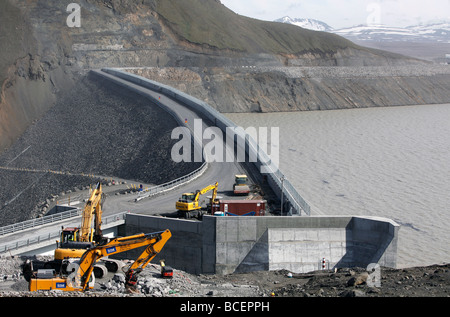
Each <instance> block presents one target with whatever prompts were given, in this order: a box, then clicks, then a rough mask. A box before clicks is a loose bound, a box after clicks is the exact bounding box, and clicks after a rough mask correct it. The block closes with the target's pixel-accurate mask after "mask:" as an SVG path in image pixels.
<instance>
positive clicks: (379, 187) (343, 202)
mask: <svg viewBox="0 0 450 317" xmlns="http://www.w3.org/2000/svg"><path fill="white" fill-rule="evenodd" d="M226 116H227V117H228V118H230V119H231V120H233V121H234V122H235V123H236V124H237V125H239V126H242V127H244V128H247V127H268V128H270V127H279V133H280V147H279V154H280V162H279V168H280V170H281V172H283V173H284V174H285V175H286V177H287V178H288V179H289V180H290V182H291V183H292V184H293V185H294V187H295V188H296V189H297V190H298V192H299V193H300V194H301V195H302V196H303V197H304V198H305V199H306V200H307V201H309V202H310V204H311V205H312V206H313V208H314V209H313V210H315V213H314V212H313V214H312V215H314V214H316V215H318V214H322V215H361V216H380V217H386V218H390V219H392V220H394V221H396V222H397V223H398V224H400V225H401V228H400V230H399V239H398V258H397V266H398V267H399V268H405V267H413V266H422V265H431V264H442V263H448V262H450V230H449V222H450V104H446V105H422V106H402V107H388V108H364V109H350V110H331V111H312V112H288V113H287V112H283V113H270V114H258V113H257V114H255V113H252V114H226ZM268 148H269V149H270V146H269V147H268Z"/></svg>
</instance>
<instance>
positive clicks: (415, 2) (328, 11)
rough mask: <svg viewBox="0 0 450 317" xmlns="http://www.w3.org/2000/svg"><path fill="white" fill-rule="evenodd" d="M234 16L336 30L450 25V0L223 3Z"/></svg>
mask: <svg viewBox="0 0 450 317" xmlns="http://www.w3.org/2000/svg"><path fill="white" fill-rule="evenodd" d="M221 2H222V4H224V5H225V6H227V7H228V8H230V9H231V10H233V11H234V12H236V13H238V14H241V15H245V16H248V17H252V18H256V19H260V20H267V21H273V20H276V19H278V18H281V17H283V16H286V15H287V16H290V17H291V18H312V19H316V20H320V21H323V22H325V23H327V24H328V25H330V26H331V27H333V28H343V27H349V26H354V25H359V24H371V23H375V24H384V25H387V26H400V27H402V26H409V25H416V24H420V23H428V22H429V21H448V22H450V0H221Z"/></svg>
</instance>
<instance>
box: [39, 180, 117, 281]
mask: <svg viewBox="0 0 450 317" xmlns="http://www.w3.org/2000/svg"><path fill="white" fill-rule="evenodd" d="M104 197H105V196H104V194H103V191H102V185H101V183H97V185H96V186H95V188H94V189H93V190H92V191H91V193H90V197H89V199H88V201H87V202H86V204H85V206H84V210H83V214H82V217H81V227H66V228H62V230H61V238H60V241H57V242H56V243H57V246H56V249H55V252H54V259H53V260H50V261H46V262H44V263H40V264H39V263H38V262H37V261H36V263H35V266H36V267H38V266H42V267H43V268H45V269H54V270H55V271H56V272H59V271H60V270H61V271H63V272H66V271H67V265H68V263H69V262H67V261H64V260H65V259H69V258H70V259H79V258H80V257H81V256H82V255H83V253H84V252H85V251H86V250H88V249H90V248H92V247H94V246H96V245H98V244H101V243H102V242H103V241H104V240H105V238H104V237H103V234H102V229H101V225H102V204H103V201H104ZM92 222H94V227H93V228H92ZM121 265H122V264H121V263H120V261H118V260H113V259H104V260H103V261H102V262H101V263H97V264H96V265H95V267H94V274H95V276H97V277H102V276H103V275H105V274H106V273H107V272H108V271H111V272H117V270H118V269H119V268H120V267H121Z"/></svg>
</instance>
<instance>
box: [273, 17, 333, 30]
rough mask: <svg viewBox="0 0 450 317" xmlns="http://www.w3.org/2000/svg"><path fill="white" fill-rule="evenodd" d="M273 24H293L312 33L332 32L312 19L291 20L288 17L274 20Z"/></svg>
mask: <svg viewBox="0 0 450 317" xmlns="http://www.w3.org/2000/svg"><path fill="white" fill-rule="evenodd" d="M275 22H282V23H288V24H294V25H296V26H299V27H302V28H305V29H309V30H314V31H325V32H330V31H332V30H333V28H332V27H331V26H329V25H328V24H326V23H325V22H322V21H318V20H314V19H299V18H296V19H292V18H290V17H288V16H285V17H282V18H281V19H277V20H275Z"/></svg>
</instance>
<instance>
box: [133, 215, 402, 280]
mask: <svg viewBox="0 0 450 317" xmlns="http://www.w3.org/2000/svg"><path fill="white" fill-rule="evenodd" d="M125 228H126V230H125V231H126V234H127V235H131V234H135V233H140V232H145V233H147V232H154V231H159V230H164V229H169V230H171V232H172V238H171V239H170V240H169V241H168V243H167V244H166V246H165V247H164V249H163V251H162V252H161V254H160V255H159V256H158V258H157V259H155V260H154V261H157V260H158V259H160V258H164V259H166V261H167V263H170V265H171V266H173V267H175V268H177V269H181V270H184V271H187V272H190V273H195V274H200V273H212V274H229V273H233V272H249V271H258V270H279V269H287V270H289V271H291V272H295V273H306V272H310V271H314V270H318V269H321V268H322V265H324V266H325V268H326V269H332V268H335V267H356V266H358V267H364V268H365V267H367V266H368V265H369V264H371V263H377V264H379V265H380V266H384V267H392V268H395V267H396V262H397V236H398V230H399V225H398V224H396V223H395V222H393V221H391V220H389V219H384V218H373V217H352V216H336V217H334V216H321V217H213V216H205V217H204V218H203V221H202V222H198V221H190V220H179V219H170V218H162V217H154V216H144V215H134V214H128V215H127V219H126V227H125ZM134 252H135V253H133V254H126V256H133V257H135V256H137V254H136V251H134ZM323 260H324V263H322V261H323Z"/></svg>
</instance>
